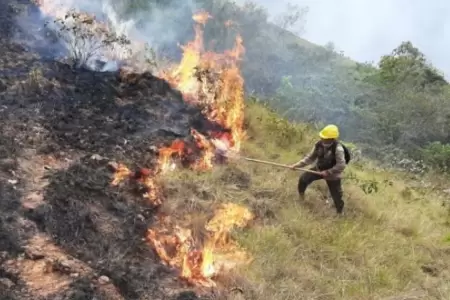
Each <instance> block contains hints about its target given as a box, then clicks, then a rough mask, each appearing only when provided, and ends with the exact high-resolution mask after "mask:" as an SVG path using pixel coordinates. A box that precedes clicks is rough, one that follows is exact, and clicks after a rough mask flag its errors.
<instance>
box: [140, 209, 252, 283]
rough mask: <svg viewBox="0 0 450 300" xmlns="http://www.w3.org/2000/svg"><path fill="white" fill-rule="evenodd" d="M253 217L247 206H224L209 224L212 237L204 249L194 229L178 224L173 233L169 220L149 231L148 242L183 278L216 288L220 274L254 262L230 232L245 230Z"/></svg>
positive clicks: (163, 220)
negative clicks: (197, 240) (235, 229)
mask: <svg viewBox="0 0 450 300" xmlns="http://www.w3.org/2000/svg"><path fill="white" fill-rule="evenodd" d="M253 218H254V216H253V214H252V213H251V212H250V211H249V210H248V209H247V208H245V207H242V206H239V205H237V204H233V203H227V204H224V205H223V206H222V207H221V208H220V209H218V210H217V211H216V213H215V215H214V217H213V218H212V219H211V220H210V221H209V222H208V223H207V224H206V225H205V229H206V230H208V231H209V234H208V235H207V237H206V240H205V241H204V242H203V248H202V249H201V247H200V245H199V243H198V242H196V241H195V240H194V238H193V237H192V232H191V230H190V229H187V228H182V227H179V226H177V225H175V226H173V230H172V231H171V232H170V231H168V230H167V228H170V227H171V224H170V219H168V218H161V219H160V224H159V227H158V228H159V229H149V230H148V234H147V240H148V241H149V242H150V244H151V245H152V246H153V248H154V249H155V251H156V253H157V254H158V256H159V257H160V259H161V260H162V261H163V262H164V263H165V264H166V265H169V266H171V267H176V268H178V269H179V270H180V277H181V278H183V279H185V280H186V281H188V282H190V283H193V284H197V285H201V286H205V287H212V286H216V284H215V282H214V281H213V278H214V276H216V275H217V274H218V272H219V271H221V270H226V269H230V268H233V267H234V266H235V265H236V264H237V263H242V262H249V261H250V257H249V256H248V255H247V254H246V253H245V252H244V251H242V250H239V247H238V246H237V245H236V243H235V242H233V241H231V239H230V233H231V231H232V230H233V229H234V228H235V227H241V228H242V227H245V226H246V225H247V224H248V222H249V221H251V220H252V219H253Z"/></svg>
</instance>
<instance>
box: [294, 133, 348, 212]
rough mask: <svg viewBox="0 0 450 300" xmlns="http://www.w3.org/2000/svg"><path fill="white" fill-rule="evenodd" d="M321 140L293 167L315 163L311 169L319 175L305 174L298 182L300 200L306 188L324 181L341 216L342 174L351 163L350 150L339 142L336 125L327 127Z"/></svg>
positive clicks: (342, 205) (321, 134) (320, 134)
mask: <svg viewBox="0 0 450 300" xmlns="http://www.w3.org/2000/svg"><path fill="white" fill-rule="evenodd" d="M319 136H320V140H319V141H318V142H317V143H316V144H315V145H314V147H313V148H312V150H311V152H310V153H309V154H308V155H306V157H304V158H303V159H302V160H300V161H299V162H297V163H295V164H293V165H291V166H290V167H291V168H292V169H295V168H303V167H305V166H307V165H311V164H313V163H314V162H315V165H314V166H313V167H312V168H311V170H312V171H316V172H318V173H319V174H317V173H310V172H305V173H303V174H302V175H301V176H300V178H299V181H298V193H299V198H300V200H303V199H304V197H305V191H306V188H307V187H308V186H309V185H310V184H311V183H312V182H314V181H316V180H320V179H324V180H325V181H326V183H327V185H328V189H329V191H330V194H331V197H332V198H333V202H334V206H335V208H336V212H337V213H338V214H339V215H340V214H342V211H343V209H344V201H343V200H342V183H341V180H342V173H343V171H344V169H345V167H346V165H347V163H348V162H349V161H350V153H349V151H348V149H347V148H346V147H345V146H344V145H343V144H341V143H340V142H339V140H338V139H339V128H338V127H337V126H336V125H327V126H326V127H325V128H323V129H322V130H321V131H320V133H319Z"/></svg>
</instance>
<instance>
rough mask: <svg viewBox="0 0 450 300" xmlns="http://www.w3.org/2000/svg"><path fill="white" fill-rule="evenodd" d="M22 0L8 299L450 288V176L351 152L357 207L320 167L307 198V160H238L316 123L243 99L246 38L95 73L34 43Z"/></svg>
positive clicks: (1, 190) (270, 156) (4, 188)
mask: <svg viewBox="0 0 450 300" xmlns="http://www.w3.org/2000/svg"><path fill="white" fill-rule="evenodd" d="M43 2H45V1H40V2H39V4H40V5H44V4H45V3H44V4H42V3H43ZM48 3H49V2H47V4H48ZM12 4H14V5H12ZM19 4H20V5H19ZM21 5H23V6H22V8H23V7H26V8H27V11H28V12H31V13H30V15H32V16H33V13H34V12H36V11H38V10H39V9H42V10H45V8H46V7H45V6H41V7H38V6H36V5H35V4H33V3H30V2H28V1H26V0H23V1H22V0H21V1H17V2H14V1H10V2H9V3H8V5H7V4H6V3H4V2H3V3H1V4H0V24H1V26H3V27H2V28H3V29H4V30H3V31H1V33H0V34H1V35H0V49H1V50H2V57H1V59H0V70H1V73H0V123H1V127H2V131H1V133H0V299H25V300H27V299H30V300H40V299H46V300H48V299H50V300H53V299H54V300H56V299H58V300H59V299H64V300H65V299H67V300H68V299H98V300H103V299H105V300H110V299H113V300H114V299H117V300H119V299H126V300H128V299H130V300H134V299H139V300H140V299H178V300H182V299H204V300H207V299H211V300H212V299H252V300H256V299H258V300H259V299H263V300H264V299H268V300H269V299H280V300H281V299H283V300H284V299H323V300H328V299H329V300H334V299H342V300H343V299H346V300H347V299H355V300H357V299H358V300H359V299H383V300H388V299H391V300H392V299H398V300H400V299H430V300H431V299H433V300H434V299H448V298H449V297H450V289H449V286H448V282H449V280H450V236H449V227H450V203H448V200H447V199H448V194H446V191H445V190H446V189H447V188H448V187H447V186H446V183H447V178H446V177H445V176H444V175H441V174H439V173H423V174H421V176H415V175H413V174H411V173H406V172H403V173H402V172H396V171H392V170H389V169H383V168H381V167H379V166H378V163H377V162H374V161H370V160H368V159H367V158H366V157H364V156H362V157H358V156H357V155H356V152H355V157H354V159H353V160H352V161H351V164H350V165H349V167H348V169H347V170H346V173H345V180H344V189H345V201H346V215H345V216H344V217H342V218H339V217H336V216H335V212H334V210H333V207H332V206H331V205H330V204H328V202H329V201H327V200H328V192H327V190H326V187H325V185H324V183H322V182H318V183H315V184H313V185H312V186H311V188H310V189H309V190H308V193H307V199H306V201H305V202H304V203H301V202H299V201H298V200H297V199H298V197H297V194H296V183H297V176H298V174H297V173H296V172H293V171H291V170H286V169H282V168H274V167H268V166H265V165H261V164H255V163H251V162H246V161H244V160H242V157H247V156H248V157H253V158H258V159H265V160H270V161H276V162H280V163H286V164H289V163H293V162H295V161H297V160H298V159H299V157H300V156H302V155H304V154H305V153H306V152H307V151H308V150H309V149H310V148H311V145H312V143H313V142H314V141H315V140H316V139H317V132H316V130H315V129H314V128H313V126H311V125H309V124H306V123H291V122H289V121H288V120H287V119H284V118H282V117H281V116H280V115H279V114H277V113H275V112H273V110H271V109H270V108H269V107H268V106H267V105H266V104H264V103H261V101H259V100H258V101H255V99H254V98H247V99H244V93H243V92H244V80H243V78H242V77H241V73H240V69H239V66H240V64H239V63H240V60H239V58H240V57H241V55H242V50H243V49H242V44H240V43H239V41H240V40H239V39H237V40H234V43H235V44H234V45H233V48H231V49H228V50H229V51H228V52H226V53H221V52H202V51H199V50H198V49H201V47H200V46H201V45H199V44H198V43H197V42H198V41H200V40H201V39H200V38H199V36H200V35H201V34H202V33H203V32H202V30H201V28H202V27H197V28H200V30H198V31H197V39H194V40H193V42H192V43H191V44H188V46H186V47H185V48H184V51H185V53H184V56H183V58H185V59H183V60H181V62H180V63H179V64H176V65H175V67H174V69H170V68H169V69H167V70H164V71H165V72H161V73H159V74H158V75H159V77H158V76H155V74H152V73H150V72H138V71H137V70H133V69H132V68H131V69H130V68H125V67H124V68H121V69H119V70H116V71H110V72H95V71H92V70H90V69H88V68H86V66H84V65H83V66H81V67H76V66H74V64H68V63H67V61H65V60H56V59H50V58H49V57H48V56H44V57H43V56H41V55H39V53H41V52H38V51H37V50H36V51H32V50H35V49H32V48H31V49H30V47H29V45H30V44H34V42H36V41H35V40H33V39H34V38H36V39H37V38H39V37H40V35H34V31H24V30H23V28H18V27H16V26H15V25H16V23H15V20H16V19H15V16H16V15H17V13H20V12H21V10H20V9H18V7H19V8H20V6H21ZM48 17H53V15H51V13H50V12H49V13H48ZM194 18H195V19H196V20H197V22H198V23H201V21H202V20H203V19H204V18H205V14H204V13H200V14H196V15H195V16H194ZM83 20H84V19H83ZM86 23H88V24H94V25H97V23H94V22H93V21H91V23H89V19H88V21H87V22H86ZM39 24H40V23H39V22H38V23H36V24H35V25H36V27H34V28H35V29H41V28H39V27H38V25H39ZM205 30H206V27H205ZM205 34H207V32H205ZM209 34H211V32H210V33H209ZM17 36H20V37H22V39H17ZM23 37H26V39H27V41H28V42H29V43H27V44H24V43H22V42H23V40H24V39H23ZM50 37H51V38H52V37H53V36H52V35H50ZM93 38H98V37H97V36H94V37H93ZM234 38H235V36H234ZM19 41H21V42H19ZM244 41H245V39H244ZM39 45H43V46H48V44H46V43H40V44H39ZM53 45H54V44H53ZM39 49H40V50H42V48H39ZM43 50H46V49H45V47H44V49H43ZM50 50H52V49H50ZM44 52H45V51H44ZM49 52H51V51H46V53H49ZM106 53H107V54H108V52H107V51H106ZM187 54H192V56H189V55H187ZM247 55H248V53H247ZM186 57H187V58H189V57H194V58H196V59H197V60H194V62H197V64H193V63H192V60H189V59H187V58H186ZM126 66H127V67H128V65H126ZM186 66H187V67H191V68H194V67H200V68H199V71H198V72H197V73H193V72H187V73H183V72H181V71H179V70H186V68H185V67H186ZM187 69H188V71H192V70H190V69H189V68H187ZM174 70H175V71H174ZM180 74H182V75H185V74H188V75H189V76H182V75H180ZM194 75H195V76H194ZM244 77H245V76H244ZM244 100H245V101H244ZM256 100H257V99H256ZM224 149H225V153H224V152H223V150H224ZM224 154H229V155H226V156H224Z"/></svg>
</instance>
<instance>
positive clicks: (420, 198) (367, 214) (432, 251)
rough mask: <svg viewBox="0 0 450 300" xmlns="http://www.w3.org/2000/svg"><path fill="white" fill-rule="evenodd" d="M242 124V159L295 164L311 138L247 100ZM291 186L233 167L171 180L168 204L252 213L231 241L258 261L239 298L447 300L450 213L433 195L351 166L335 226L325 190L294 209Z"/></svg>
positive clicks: (271, 172)
mask: <svg viewBox="0 0 450 300" xmlns="http://www.w3.org/2000/svg"><path fill="white" fill-rule="evenodd" d="M250 112H251V113H250ZM246 124H247V130H248V134H249V139H248V141H247V142H246V143H245V144H244V149H243V154H244V155H246V156H250V157H258V158H261V159H268V160H276V161H278V162H281V163H292V162H294V161H296V160H298V158H299V157H300V156H301V155H302V154H303V153H305V152H306V151H307V150H309V148H310V147H311V144H312V142H313V141H315V140H316V138H317V132H316V130H315V129H312V128H311V127H309V126H305V125H302V124H297V125H296V124H292V123H289V122H287V121H286V120H284V119H282V118H280V117H279V116H278V115H277V114H276V113H274V112H271V111H270V110H269V109H268V108H266V107H264V106H262V105H260V104H257V103H255V102H253V101H250V102H249V104H248V105H247V120H246ZM297 178H298V177H297V174H296V173H295V172H292V171H289V170H284V169H279V168H273V167H268V166H265V165H258V164H252V163H243V162H241V161H239V160H237V161H231V162H230V164H228V165H227V166H224V167H222V168H220V167H219V168H217V169H215V170H213V171H212V173H206V174H205V173H203V174H201V175H199V174H196V173H191V172H189V171H183V172H180V173H177V174H170V176H168V177H167V178H166V179H165V188H166V190H167V191H170V193H169V194H170V198H169V199H168V201H167V205H169V206H170V207H171V208H170V209H173V210H175V211H183V212H184V213H186V214H189V213H194V214H195V213H197V214H200V215H205V212H206V211H209V210H210V209H211V208H212V207H214V206H215V205H217V204H219V203H223V202H235V203H241V204H244V205H247V206H250V207H251V208H252V210H253V211H254V212H255V213H256V217H257V218H256V222H255V224H253V226H251V227H250V228H249V229H246V230H243V231H240V232H236V234H235V235H236V238H237V239H238V241H239V242H240V244H241V246H243V247H244V248H245V249H247V251H249V252H250V253H251V254H252V255H253V257H254V260H253V262H252V263H251V264H250V266H249V267H244V268H242V270H240V271H239V274H240V275H241V276H236V275H237V274H233V276H232V277H233V278H235V279H234V282H233V284H234V285H237V286H239V287H243V289H244V293H245V299H255V300H256V299H267V300H269V299H272V300H277V299H280V300H281V299H283V300H285V299H346V300H350V299H355V300H356V299H358V300H359V299H448V297H450V289H449V286H448V282H449V280H450V273H449V270H450V263H449V262H450V253H449V251H448V249H449V242H448V239H449V237H448V233H449V224H450V223H449V222H450V211H449V210H448V209H445V208H443V207H442V206H441V203H442V201H443V200H444V199H445V196H444V195H443V194H442V193H440V192H438V190H437V189H436V188H435V187H434V188H433V189H432V188H427V187H425V186H418V185H417V181H413V180H408V179H405V178H406V176H405V175H404V174H401V173H394V172H391V171H387V170H383V169H380V168H375V167H373V166H372V164H371V163H370V162H365V161H358V162H352V163H351V165H349V167H348V169H347V170H346V171H345V178H346V179H345V180H344V190H345V200H346V205H347V206H346V213H347V214H346V216H345V217H344V218H336V217H335V210H334V208H333V207H332V206H330V205H329V204H326V202H325V200H326V199H327V198H329V195H328V190H327V187H326V185H325V183H324V182H317V183H314V184H313V185H312V186H311V187H310V189H309V190H308V191H307V199H306V201H305V202H304V203H300V202H298V200H297V199H298V198H297V192H296V183H297ZM330 202H332V201H330ZM206 214H207V213H206ZM199 219H202V217H199ZM236 278H246V279H236ZM389 297H393V298H389ZM408 297H409V298H408ZM415 297H416V298H415ZM227 299H230V298H227ZM231 299H232V298H231ZM239 299H242V298H239Z"/></svg>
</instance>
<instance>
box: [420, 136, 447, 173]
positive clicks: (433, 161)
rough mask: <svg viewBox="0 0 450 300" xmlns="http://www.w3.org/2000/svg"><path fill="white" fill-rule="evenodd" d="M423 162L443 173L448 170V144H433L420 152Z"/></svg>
mask: <svg viewBox="0 0 450 300" xmlns="http://www.w3.org/2000/svg"><path fill="white" fill-rule="evenodd" d="M422 156H423V160H424V161H425V162H426V163H427V164H429V165H430V166H432V167H433V168H436V169H438V170H440V171H443V172H448V171H449V170H450V144H442V143H440V142H433V143H431V144H429V145H428V146H426V147H425V148H424V149H423V150H422Z"/></svg>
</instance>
